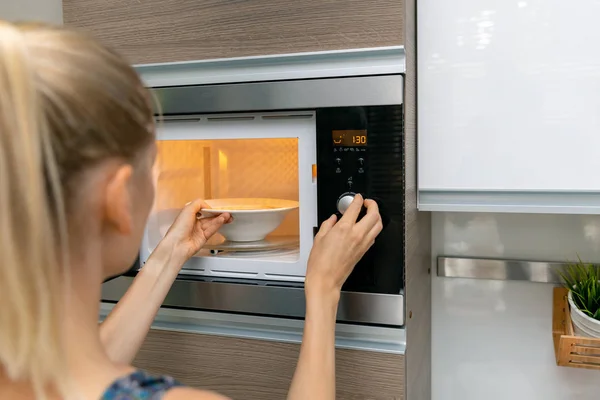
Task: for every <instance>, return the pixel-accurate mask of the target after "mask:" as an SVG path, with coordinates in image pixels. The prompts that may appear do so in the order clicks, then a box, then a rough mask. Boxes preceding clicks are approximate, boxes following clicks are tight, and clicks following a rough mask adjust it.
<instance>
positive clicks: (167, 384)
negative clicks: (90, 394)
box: [100, 371, 181, 400]
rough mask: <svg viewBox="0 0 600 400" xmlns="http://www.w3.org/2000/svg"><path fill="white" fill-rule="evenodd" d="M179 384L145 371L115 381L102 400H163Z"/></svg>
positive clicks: (166, 377)
mask: <svg viewBox="0 0 600 400" xmlns="http://www.w3.org/2000/svg"><path fill="white" fill-rule="evenodd" d="M176 386H181V384H180V383H179V382H177V381H176V380H175V379H173V378H171V377H168V376H159V377H156V376H151V375H149V374H148V373H146V372H144V371H135V372H134V373H132V374H131V375H128V376H126V377H123V378H121V379H119V380H117V381H115V382H114V383H113V384H112V385H111V386H110V387H109V388H108V389H107V390H106V392H104V394H103V395H102V397H101V398H100V400H161V399H162V398H163V396H164V395H165V393H166V392H167V391H168V390H169V389H171V388H173V387H176Z"/></svg>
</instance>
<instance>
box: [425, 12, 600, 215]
mask: <svg viewBox="0 0 600 400" xmlns="http://www.w3.org/2000/svg"><path fill="white" fill-rule="evenodd" d="M599 15H600V1H597V0H579V1H577V2H575V3H573V2H568V1H564V0H485V1H481V0H455V1H444V0H422V1H419V8H418V24H417V26H418V39H417V40H418V100H419V104H418V105H419V111H418V112H419V115H418V129H419V137H418V139H419V153H418V154H419V170H418V171H419V178H418V179H419V203H420V209H422V210H432V211H513V212H550V213H552V212H560V213H562V212H564V213H600V23H599V22H598V16H599Z"/></svg>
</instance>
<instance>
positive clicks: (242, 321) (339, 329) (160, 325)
mask: <svg viewBox="0 0 600 400" xmlns="http://www.w3.org/2000/svg"><path fill="white" fill-rule="evenodd" d="M113 307H114V303H101V305H100V318H99V319H100V321H102V320H104V318H106V316H107V315H108V314H109V312H110V311H111V310H112V309H113ZM152 328H153V329H167V330H170V331H179V332H188V333H199V334H205V335H219V336H227V337H238V338H246V339H258V340H269V341H275V342H287V343H300V342H301V341H302V331H303V328H304V321H302V320H298V319H290V318H273V317H260V316H255V315H242V314H231V313H228V314H226V313H218V312H214V311H197V310H178V309H174V308H161V309H160V310H159V311H158V313H157V315H156V317H155V318H154V321H153V322H152ZM335 346H336V347H338V348H345V349H354V350H366V351H377V352H383V353H392V354H404V353H405V350H406V332H405V330H404V329H403V328H395V327H382V326H368V325H351V324H337V326H336V328H335Z"/></svg>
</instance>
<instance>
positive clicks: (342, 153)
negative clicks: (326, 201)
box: [331, 147, 368, 214]
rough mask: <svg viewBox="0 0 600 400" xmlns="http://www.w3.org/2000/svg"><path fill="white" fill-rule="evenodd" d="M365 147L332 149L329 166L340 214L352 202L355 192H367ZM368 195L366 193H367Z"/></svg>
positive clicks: (332, 188)
mask: <svg viewBox="0 0 600 400" xmlns="http://www.w3.org/2000/svg"><path fill="white" fill-rule="evenodd" d="M366 150H367V148H366V147H343V148H341V147H337V148H334V149H333V154H332V156H333V157H332V159H331V166H332V168H333V171H332V172H333V173H334V174H333V175H334V179H335V184H334V185H333V186H332V187H331V190H332V191H333V193H336V192H337V195H338V196H340V197H339V198H338V201H337V203H336V208H337V210H338V212H340V213H341V214H343V213H344V211H345V210H346V207H347V205H349V203H351V202H352V199H353V198H354V194H355V193H362V194H367V189H368V188H367V174H366V171H367V151H366ZM342 193H343V194H342ZM367 195H368V194H367Z"/></svg>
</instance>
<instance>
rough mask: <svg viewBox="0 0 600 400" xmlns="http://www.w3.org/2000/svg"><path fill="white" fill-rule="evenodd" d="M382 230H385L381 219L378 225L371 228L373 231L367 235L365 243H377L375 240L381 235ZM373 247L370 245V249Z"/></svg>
mask: <svg viewBox="0 0 600 400" xmlns="http://www.w3.org/2000/svg"><path fill="white" fill-rule="evenodd" d="M382 230H383V223H382V222H381V218H380V219H379V220H378V221H377V223H376V224H375V226H373V227H372V228H371V230H370V231H369V232H368V233H367V234H366V235H365V241H366V242H367V243H371V245H372V244H373V242H375V239H376V238H377V236H379V234H380V233H381V231H382ZM371 245H369V247H370V246H371Z"/></svg>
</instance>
